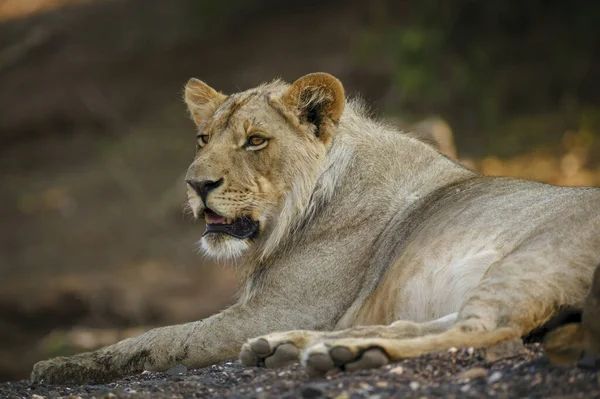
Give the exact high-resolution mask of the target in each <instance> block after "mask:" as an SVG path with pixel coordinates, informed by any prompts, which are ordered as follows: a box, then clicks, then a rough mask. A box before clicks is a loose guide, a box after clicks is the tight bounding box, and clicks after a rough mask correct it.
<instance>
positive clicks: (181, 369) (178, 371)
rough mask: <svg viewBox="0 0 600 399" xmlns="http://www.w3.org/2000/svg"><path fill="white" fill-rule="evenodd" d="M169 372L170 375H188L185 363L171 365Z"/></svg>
mask: <svg viewBox="0 0 600 399" xmlns="http://www.w3.org/2000/svg"><path fill="white" fill-rule="evenodd" d="M167 374H169V375H186V374H187V367H185V366H184V365H183V364H178V365H177V366H175V367H171V368H170V369H168V370H167Z"/></svg>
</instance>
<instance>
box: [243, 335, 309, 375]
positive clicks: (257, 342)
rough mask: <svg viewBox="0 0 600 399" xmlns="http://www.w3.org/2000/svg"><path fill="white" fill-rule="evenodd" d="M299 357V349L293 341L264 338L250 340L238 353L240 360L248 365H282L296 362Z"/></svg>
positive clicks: (271, 366) (267, 366) (273, 366)
mask: <svg viewBox="0 0 600 399" xmlns="http://www.w3.org/2000/svg"><path fill="white" fill-rule="evenodd" d="M299 357H300V349H298V347H297V346H296V345H294V344H293V343H291V342H283V343H270V342H269V341H268V340H267V339H265V338H257V339H254V340H251V341H250V342H248V343H246V344H245V345H244V346H243V347H242V351H241V353H240V360H241V362H242V363H243V364H244V365H245V366H248V367H255V366H264V367H266V368H278V367H284V366H287V365H290V364H292V363H295V362H297V361H298V359H299Z"/></svg>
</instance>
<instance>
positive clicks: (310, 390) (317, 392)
mask: <svg viewBox="0 0 600 399" xmlns="http://www.w3.org/2000/svg"><path fill="white" fill-rule="evenodd" d="M326 387H327V384H323V383H321V384H319V383H315V384H309V385H306V386H304V387H302V388H301V389H300V395H301V396H302V397H303V398H322V397H324V396H325V388H326Z"/></svg>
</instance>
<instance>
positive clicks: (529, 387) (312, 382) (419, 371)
mask: <svg viewBox="0 0 600 399" xmlns="http://www.w3.org/2000/svg"><path fill="white" fill-rule="evenodd" d="M516 353H518V354H517V355H516V356H513V357H511V358H506V357H505V358H503V359H500V360H496V361H494V357H498V356H495V355H494V354H493V353H491V352H486V351H485V350H483V349H477V350H473V349H472V348H470V349H461V350H450V351H448V352H443V353H434V354H429V355H425V356H421V357H418V358H414V359H407V360H404V361H402V362H399V363H395V364H391V365H388V366H386V367H383V368H381V369H376V370H368V371H358V372H354V373H345V372H330V373H329V374H328V375H326V376H325V378H321V379H310V378H309V377H308V376H307V375H306V373H305V372H304V371H303V370H302V368H301V367H300V366H299V365H293V366H290V367H286V368H282V369H277V370H267V369H260V368H245V367H243V366H242V365H241V364H240V363H239V362H238V361H235V362H223V363H220V364H217V365H214V366H211V367H206V368H203V369H197V370H186V369H185V367H183V366H177V367H174V368H173V369H171V370H169V371H168V372H166V373H151V372H144V373H142V374H141V375H137V376H133V377H128V378H124V379H122V380H119V381H116V382H114V383H110V384H106V385H82V386H60V385H30V384H29V383H28V382H26V381H18V382H8V383H3V384H0V398H11V399H12V398H36V399H41V397H44V398H58V397H63V398H258V399H262V398H336V399H352V398H370V399H383V398H392V397H394V398H396V397H402V398H484V397H491V398H524V397H527V398H586V399H590V398H600V371H596V370H584V369H579V368H575V367H558V366H553V365H550V364H548V362H547V360H546V358H545V357H544V356H543V353H542V350H541V348H540V346H539V344H528V345H525V347H521V348H520V349H518V350H517V351H516V352H514V353H513V354H512V355H515V354H516ZM501 356H508V355H506V354H504V355H501ZM36 395H38V396H36Z"/></svg>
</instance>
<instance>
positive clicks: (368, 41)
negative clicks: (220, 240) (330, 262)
mask: <svg viewBox="0 0 600 399" xmlns="http://www.w3.org/2000/svg"><path fill="white" fill-rule="evenodd" d="M599 26H600V2H593V1H578V2H564V1H558V0H488V1H474V0H453V1H442V0H439V1H434V0H414V1H411V0H395V1H394V0H389V1H358V0H343V1H342V0H338V1H336V0H320V1H316V0H303V1H291V0H290V1H274V0H220V1H210V0H0V170H1V172H2V184H1V185H0V222H1V224H0V380H10V379H17V378H25V377H26V376H27V375H28V373H29V371H30V369H31V366H32V364H33V363H34V362H35V361H37V360H39V359H43V358H47V357H50V356H56V355H66V354H72V353H75V352H78V351H83V350H89V349H93V348H95V347H98V346H102V345H105V344H109V343H112V342H115V341H117V340H119V339H122V338H124V337H127V336H131V335H135V334H138V333H139V332H140V331H143V330H144V329H147V328H150V327H153V326H158V325H164V324H172V323H180V322H186V321H191V320H196V319H200V318H203V317H206V316H208V315H210V314H212V313H214V312H217V311H219V310H221V309H223V308H224V307H226V306H228V305H229V304H230V303H232V298H233V294H234V291H235V289H236V283H237V280H236V277H235V273H234V271H233V269H231V268H228V267H223V266H222V265H214V264H212V263H210V262H207V261H206V260H204V259H202V257H201V256H200V255H199V254H198V253H197V245H196V242H197V240H198V239H199V238H200V235H201V233H202V231H203V226H202V224H201V223H200V222H194V221H193V220H191V218H190V217H189V216H187V215H185V214H184V212H183V206H182V205H183V203H184V201H185V193H184V185H183V173H184V172H185V169H186V168H187V166H188V164H189V162H190V161H191V159H192V156H193V153H194V127H193V124H192V123H191V121H190V120H189V119H188V117H187V115H186V110H185V108H184V105H183V102H182V100H181V94H182V87H183V85H184V83H185V82H186V81H187V80H188V79H189V78H190V77H192V76H194V77H198V78H201V79H203V80H205V81H206V82H208V83H209V84H210V85H212V86H213V87H215V88H217V89H218V90H221V91H224V92H226V93H230V92H234V91H238V90H243V89H246V88H250V87H252V86H255V85H257V84H259V83H261V82H263V81H268V80H271V79H273V78H275V77H282V78H284V79H286V80H288V81H292V80H294V79H296V78H298V77H300V76H301V75H303V74H306V73H309V72H314V71H326V72H330V73H332V74H334V75H336V76H337V77H339V78H340V79H341V80H342V81H343V83H344V84H345V86H346V89H347V91H348V93H350V94H352V93H361V95H362V96H363V97H364V98H365V99H366V100H367V101H368V102H369V103H370V104H371V105H372V106H373V108H374V110H375V111H376V113H377V114H378V115H379V116H382V117H384V118H390V119H393V120H394V121H395V122H396V123H397V124H398V125H399V126H402V127H407V126H414V125H415V124H416V126H417V128H418V129H422V130H423V131H424V132H425V134H429V135H432V136H434V137H437V139H438V141H439V142H440V143H441V146H442V148H443V150H444V152H446V153H448V154H450V155H451V156H455V157H458V159H459V160H460V161H461V162H463V163H465V164H466V165H468V166H470V167H472V168H474V169H476V170H478V171H481V172H483V173H488V174H494V175H512V176H519V177H527V178H531V179H536V180H540V181H546V182H552V183H556V184H561V185H600V165H599V162H598V160H599V158H598V155H599V154H600V80H599V79H598V77H599V76H600V73H599V72H600V53H599V50H600V34H599V33H600V32H599V31H598V29H599Z"/></svg>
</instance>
